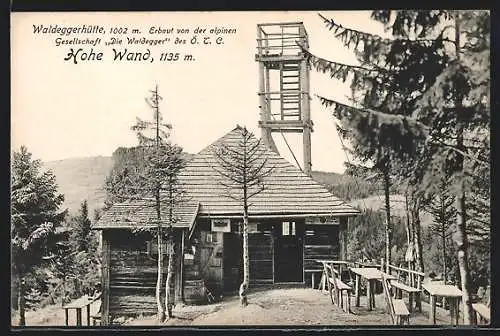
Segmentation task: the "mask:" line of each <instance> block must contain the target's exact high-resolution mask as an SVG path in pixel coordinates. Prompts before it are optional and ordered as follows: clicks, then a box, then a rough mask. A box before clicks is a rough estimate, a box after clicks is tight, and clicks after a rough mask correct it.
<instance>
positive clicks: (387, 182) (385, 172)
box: [383, 167, 392, 273]
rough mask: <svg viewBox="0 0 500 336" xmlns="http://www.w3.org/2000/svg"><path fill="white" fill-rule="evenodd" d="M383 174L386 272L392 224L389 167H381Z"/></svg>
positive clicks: (389, 260)
mask: <svg viewBox="0 0 500 336" xmlns="http://www.w3.org/2000/svg"><path fill="white" fill-rule="evenodd" d="M383 175H384V196H385V214H386V224H385V260H386V272H387V273H389V272H390V268H389V264H391V261H392V260H391V259H392V258H391V241H392V226H391V203H390V198H389V196H390V194H389V188H390V183H391V182H390V179H389V168H388V167H384V168H383Z"/></svg>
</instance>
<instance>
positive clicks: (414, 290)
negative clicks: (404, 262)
mask: <svg viewBox="0 0 500 336" xmlns="http://www.w3.org/2000/svg"><path fill="white" fill-rule="evenodd" d="M388 266H389V270H390V271H391V274H392V275H395V276H396V280H390V284H391V287H393V288H394V289H395V291H394V296H395V298H397V299H401V298H402V297H403V292H405V293H408V301H409V311H410V312H412V311H413V302H414V301H415V303H416V306H417V308H418V310H419V312H422V298H421V293H422V291H423V290H422V282H423V279H424V276H425V274H424V273H422V272H417V271H414V270H410V269H406V268H402V267H396V266H393V265H390V264H389V265H388ZM394 273H395V274H394Z"/></svg>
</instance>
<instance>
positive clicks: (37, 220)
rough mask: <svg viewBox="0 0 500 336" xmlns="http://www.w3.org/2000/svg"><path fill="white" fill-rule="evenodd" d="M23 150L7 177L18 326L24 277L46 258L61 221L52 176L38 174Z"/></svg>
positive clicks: (22, 322)
mask: <svg viewBox="0 0 500 336" xmlns="http://www.w3.org/2000/svg"><path fill="white" fill-rule="evenodd" d="M41 168H42V164H41V161H40V160H33V159H32V154H31V153H29V152H28V150H27V148H26V147H24V146H23V147H21V148H20V150H19V151H18V152H14V154H13V160H12V175H11V176H12V177H11V253H12V263H13V266H14V269H13V271H14V274H13V275H14V276H16V277H17V278H18V281H17V284H18V288H17V289H18V296H17V297H18V300H19V303H18V307H19V325H21V326H24V325H25V323H26V319H25V300H24V298H25V276H26V275H27V274H29V272H30V271H31V270H32V269H33V267H34V266H36V265H38V264H40V262H41V261H42V257H43V256H44V255H46V254H48V253H49V252H48V249H47V244H46V243H47V238H48V237H50V236H51V234H52V233H53V232H54V230H55V229H56V228H57V227H58V226H59V224H60V223H61V222H62V221H63V220H64V217H65V216H66V211H61V210H60V206H61V204H62V203H63V201H64V197H63V195H61V194H59V193H58V192H57V185H56V181H55V176H54V175H53V174H52V172H50V171H46V172H42V171H41Z"/></svg>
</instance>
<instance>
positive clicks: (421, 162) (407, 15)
mask: <svg viewBox="0 0 500 336" xmlns="http://www.w3.org/2000/svg"><path fill="white" fill-rule="evenodd" d="M453 14H454V19H453V18H452V15H451V13H449V12H447V11H386V10H383V11H375V12H373V15H372V17H373V18H375V19H376V20H378V21H380V22H382V23H383V24H385V25H386V27H387V28H388V29H392V33H393V36H394V37H395V38H394V39H384V38H381V37H378V36H375V35H372V34H367V33H364V32H360V31H357V30H354V29H349V28H345V27H342V26H341V25H339V24H337V23H335V22H334V20H328V19H326V18H324V17H322V18H323V20H324V21H325V23H326V24H327V27H328V28H329V29H331V30H333V31H334V33H335V35H336V37H337V38H339V39H341V41H343V42H344V44H345V45H346V46H347V47H351V46H352V47H353V49H354V50H355V52H356V54H357V55H358V59H359V60H360V63H361V65H362V66H348V65H341V64H338V63H335V62H330V61H327V60H324V59H320V58H317V57H314V56H312V55H311V56H310V57H309V59H310V60H311V63H312V64H313V65H314V66H315V68H316V69H317V70H320V71H323V72H325V71H328V72H330V74H331V75H332V77H336V78H338V79H341V80H343V81H346V78H347V74H349V73H352V74H353V80H352V83H353V87H354V88H355V89H357V90H358V91H359V93H360V94H359V96H358V97H359V98H358V97H357V98H358V99H353V102H354V103H355V104H357V105H356V106H349V105H346V104H342V103H339V102H336V101H334V100H331V99H327V98H324V97H320V99H321V101H322V102H323V104H324V105H326V106H334V107H335V108H334V116H335V117H336V118H338V119H339V120H340V121H341V122H343V125H342V126H344V128H343V129H342V131H343V132H341V134H342V136H344V137H346V138H349V139H351V140H352V139H354V142H355V148H354V152H355V153H356V154H359V155H360V156H361V157H366V156H368V157H369V158H370V159H371V160H374V159H375V162H376V161H377V160H378V159H379V157H380V156H379V155H376V154H379V153H378V152H376V151H375V150H373V147H374V146H376V145H377V144H378V145H380V146H381V147H383V148H385V150H386V153H390V157H391V158H394V157H395V158H397V159H398V161H399V162H406V160H408V159H410V158H411V160H409V161H408V164H406V166H402V167H400V168H403V169H401V170H402V172H403V174H407V175H409V179H410V181H411V184H412V185H414V186H420V188H421V190H422V191H423V192H424V193H427V192H428V189H430V186H432V185H434V184H435V183H436V180H437V181H439V180H440V179H441V178H442V172H445V173H446V174H449V175H450V179H449V181H448V185H449V188H448V189H450V190H452V191H453V193H454V194H455V195H456V205H455V207H456V210H457V215H458V216H457V223H456V230H455V232H456V233H457V236H456V242H457V245H458V255H457V257H458V260H459V265H460V270H461V287H462V292H463V293H464V294H463V298H462V299H463V302H464V303H465V305H464V306H465V309H464V312H465V322H466V323H470V321H471V317H472V316H471V309H470V300H469V288H468V287H469V285H468V284H469V279H468V278H469V271H468V263H467V245H468V238H467V230H466V216H465V211H466V206H465V205H466V204H465V197H464V191H465V189H467V187H468V184H470V182H469V180H470V179H472V180H474V175H475V172H477V171H478V170H479V169H480V168H479V167H483V168H484V167H485V166H487V165H489V164H488V156H489V155H488V153H489V138H488V136H489V132H488V126H489V109H490V105H489V85H490V79H489V33H490V32H489V12H486V11H469V12H462V13H459V12H458V11H456V12H454V13H453ZM450 23H451V24H450ZM450 29H451V30H452V31H454V32H455V34H454V35H455V36H453V37H451V38H450V37H447V33H448V32H449V31H450ZM464 40H465V41H464ZM462 41H463V43H462ZM367 138H368V139H371V140H372V141H369V143H368V146H366V143H365V142H363V141H360V139H361V140H365V139H367ZM373 139H375V140H376V141H373ZM476 142H477V143H476ZM471 143H475V144H471ZM359 145H365V146H359ZM359 147H361V148H359ZM366 154H368V155H366ZM405 168H406V169H405ZM467 172H468V173H467Z"/></svg>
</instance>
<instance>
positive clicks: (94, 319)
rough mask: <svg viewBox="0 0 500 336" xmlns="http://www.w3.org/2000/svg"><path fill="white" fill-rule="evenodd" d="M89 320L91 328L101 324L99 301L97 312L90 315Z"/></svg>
mask: <svg viewBox="0 0 500 336" xmlns="http://www.w3.org/2000/svg"><path fill="white" fill-rule="evenodd" d="M90 318H91V319H92V325H93V326H96V325H100V324H101V301H99V306H98V309H97V312H96V313H95V314H92V315H90ZM98 322H99V323H98Z"/></svg>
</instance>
